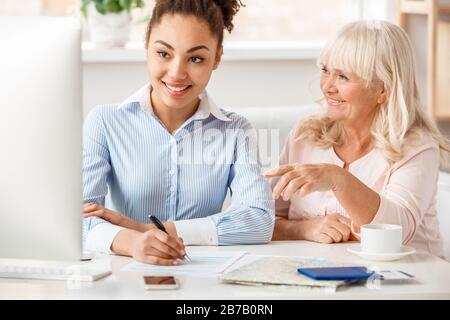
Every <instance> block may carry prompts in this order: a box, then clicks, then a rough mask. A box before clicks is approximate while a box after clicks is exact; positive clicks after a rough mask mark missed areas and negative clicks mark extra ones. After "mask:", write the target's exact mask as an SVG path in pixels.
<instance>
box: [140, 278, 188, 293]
mask: <svg viewBox="0 0 450 320" xmlns="http://www.w3.org/2000/svg"><path fill="white" fill-rule="evenodd" d="M178 287H179V286H178V281H177V279H176V278H175V277H173V276H144V288H145V290H168V289H178Z"/></svg>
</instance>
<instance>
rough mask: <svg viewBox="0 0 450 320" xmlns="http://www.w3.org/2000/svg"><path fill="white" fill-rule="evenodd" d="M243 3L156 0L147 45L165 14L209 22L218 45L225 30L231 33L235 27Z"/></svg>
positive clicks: (218, 0)
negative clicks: (181, 15)
mask: <svg viewBox="0 0 450 320" xmlns="http://www.w3.org/2000/svg"><path fill="white" fill-rule="evenodd" d="M244 6H245V5H244V4H242V2H241V1H240V0H156V1H155V6H154V8H153V12H152V17H151V19H150V21H149V23H148V26H147V33H146V35H145V47H146V48H148V41H149V38H150V34H151V32H152V28H153V27H154V26H155V25H157V24H158V23H159V22H160V21H161V18H162V17H163V16H164V15H165V14H184V15H192V16H195V17H197V18H199V19H202V20H204V21H205V22H207V23H208V25H209V28H210V30H211V32H212V34H214V35H215V36H217V39H218V45H219V46H221V45H222V42H223V30H224V29H226V30H227V31H228V32H229V33H231V31H232V30H233V28H234V25H233V17H234V16H235V14H236V13H237V12H238V11H239V9H240V8H241V7H244Z"/></svg>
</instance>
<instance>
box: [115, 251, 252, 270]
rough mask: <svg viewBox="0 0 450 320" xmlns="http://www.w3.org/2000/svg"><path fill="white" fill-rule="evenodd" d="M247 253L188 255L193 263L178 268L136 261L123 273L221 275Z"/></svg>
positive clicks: (182, 264) (185, 263)
mask: <svg viewBox="0 0 450 320" xmlns="http://www.w3.org/2000/svg"><path fill="white" fill-rule="evenodd" d="M245 253H246V252H245V251H223V252H214V253H212V252H206V253H201V252H200V253H188V254H189V258H190V259H191V260H192V261H191V262H189V261H183V262H181V263H180V264H179V265H176V266H158V265H152V264H145V263H141V262H136V261H134V262H131V263H129V264H127V265H126V266H125V267H124V268H123V269H122V271H128V272H149V273H150V272H151V273H152V274H175V273H178V274H182V273H186V274H202V275H205V274H220V273H222V272H224V271H225V270H226V269H227V268H229V267H230V266H231V265H232V264H233V263H235V262H236V261H237V260H239V258H241V257H242V256H243V255H245Z"/></svg>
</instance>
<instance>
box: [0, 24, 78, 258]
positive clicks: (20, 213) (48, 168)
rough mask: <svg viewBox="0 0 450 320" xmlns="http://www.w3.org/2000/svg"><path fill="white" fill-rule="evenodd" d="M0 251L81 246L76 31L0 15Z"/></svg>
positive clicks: (43, 254)
mask: <svg viewBox="0 0 450 320" xmlns="http://www.w3.org/2000/svg"><path fill="white" fill-rule="evenodd" d="M0 39H1V50H0V70H1V72H0V101H1V102H0V258H20V259H39V260H41V259H43V260H74V259H78V258H79V257H80V256H81V252H82V240H81V234H82V216H81V212H82V102H81V101H82V99H81V98H82V97H81V31H80V23H79V21H78V20H76V19H75V18H59V17H58V18H56V17H0Z"/></svg>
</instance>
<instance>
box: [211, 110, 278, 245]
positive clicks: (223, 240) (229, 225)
mask: <svg viewBox="0 0 450 320" xmlns="http://www.w3.org/2000/svg"><path fill="white" fill-rule="evenodd" d="M229 187H230V190H231V195H232V196H231V198H232V201H231V205H230V206H229V207H228V208H227V209H226V210H225V211H223V212H220V213H218V214H215V215H212V216H211V218H212V220H213V221H214V223H215V224H216V228H217V237H218V244H219V245H236V244H261V243H267V242H269V241H270V240H271V239H272V233H273V228H274V223H275V213H274V201H273V199H272V196H271V192H270V187H269V185H268V183H267V181H266V180H265V179H264V178H263V177H262V175H261V166H260V164H259V160H258V148H257V139H256V132H255V130H253V129H252V127H251V125H250V123H249V122H248V121H247V120H245V119H244V118H242V121H240V125H239V128H238V130H237V136H236V147H235V158H234V161H233V164H232V166H231V170H230V176H229Z"/></svg>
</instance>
